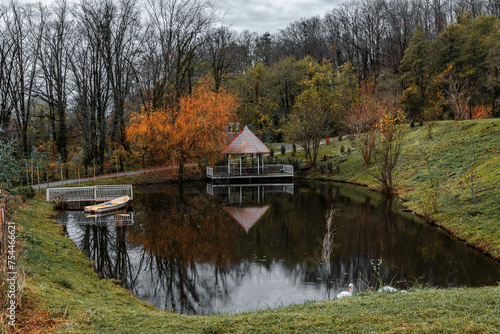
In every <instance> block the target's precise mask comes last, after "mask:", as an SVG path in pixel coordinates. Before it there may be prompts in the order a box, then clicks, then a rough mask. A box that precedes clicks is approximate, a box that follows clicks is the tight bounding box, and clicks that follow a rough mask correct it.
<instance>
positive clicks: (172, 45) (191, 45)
mask: <svg viewBox="0 0 500 334" xmlns="http://www.w3.org/2000/svg"><path fill="white" fill-rule="evenodd" d="M146 11H147V14H148V19H149V22H148V30H147V39H146V40H145V42H144V45H143V46H144V47H145V50H144V51H145V52H144V57H143V60H142V68H141V73H142V75H141V77H140V80H141V94H142V98H143V104H144V106H145V107H148V106H151V107H153V108H159V107H162V106H165V104H166V105H172V104H173V105H176V104H177V103H178V100H179V98H180V97H181V96H182V95H183V94H184V93H186V92H188V93H189V92H190V91H191V88H192V83H193V77H194V70H195V65H196V63H197V61H198V60H199V59H198V58H197V57H196V56H197V52H198V51H199V50H200V46H201V45H202V43H203V39H202V38H201V36H202V35H203V33H204V32H205V31H206V30H207V29H209V28H210V27H211V26H212V24H213V23H214V22H215V21H216V20H217V19H218V16H217V15H216V13H215V10H214V9H213V4H212V2H211V1H202V0H193V1H189V0H147V1H146Z"/></svg>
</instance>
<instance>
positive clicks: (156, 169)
mask: <svg viewBox="0 0 500 334" xmlns="http://www.w3.org/2000/svg"><path fill="white" fill-rule="evenodd" d="M193 166H197V164H196V163H188V164H185V165H184V167H193ZM177 168H179V166H178V165H173V166H161V167H153V168H145V169H139V170H134V171H128V172H121V173H114V174H106V175H99V176H96V177H95V178H94V177H86V178H83V179H80V180H78V179H76V180H64V181H56V182H50V183H41V184H35V185H34V186H33V188H35V189H46V188H50V187H60V186H64V185H67V184H73V183H78V182H86V181H92V180H99V179H110V178H116V177H120V176H128V175H137V174H146V173H151V172H160V171H163V170H169V169H177Z"/></svg>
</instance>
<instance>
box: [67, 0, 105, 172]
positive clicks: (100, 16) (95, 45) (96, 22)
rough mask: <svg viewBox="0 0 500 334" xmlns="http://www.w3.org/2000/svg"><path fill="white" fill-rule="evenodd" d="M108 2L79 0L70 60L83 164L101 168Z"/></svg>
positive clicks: (103, 138)
mask: <svg viewBox="0 0 500 334" xmlns="http://www.w3.org/2000/svg"><path fill="white" fill-rule="evenodd" d="M111 12H112V4H111V3H110V2H108V1H107V2H100V1H92V2H91V1H87V0H82V2H81V3H80V4H79V6H78V7H77V8H76V9H75V17H76V19H77V29H78V37H77V38H78V40H77V47H76V48H75V51H74V53H73V57H72V59H71V69H72V74H73V77H74V90H75V93H76V98H75V99H76V115H77V117H78V119H79V121H80V125H81V127H82V135H83V138H84V146H85V153H86V154H85V166H89V165H90V164H92V163H95V164H96V169H97V172H98V173H100V172H102V170H103V164H104V156H105V155H104V154H105V148H106V128H107V126H106V123H107V119H108V114H109V110H108V108H109V102H110V96H109V95H110V83H109V77H108V75H107V67H106V62H105V57H104V50H105V49H104V47H105V41H104V37H105V36H106V35H105V32H106V29H107V27H109V24H110V20H111V17H112V16H111Z"/></svg>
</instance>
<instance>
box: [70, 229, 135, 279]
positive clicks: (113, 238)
mask: <svg viewBox="0 0 500 334" xmlns="http://www.w3.org/2000/svg"><path fill="white" fill-rule="evenodd" d="M82 229H83V237H82V239H81V241H80V245H79V246H78V247H79V248H80V249H82V250H84V251H85V252H86V253H87V254H88V255H89V257H90V259H91V261H92V265H93V269H94V271H95V272H97V273H98V274H99V276H100V277H105V278H114V279H117V280H120V281H121V282H122V283H123V284H124V285H125V286H126V287H128V288H133V285H134V282H133V280H132V278H133V277H134V275H132V271H133V269H132V264H131V260H130V257H129V254H128V250H127V242H126V232H127V227H125V226H116V227H109V226H96V225H85V226H82Z"/></svg>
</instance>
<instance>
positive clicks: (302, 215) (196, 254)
mask: <svg viewBox="0 0 500 334" xmlns="http://www.w3.org/2000/svg"><path fill="white" fill-rule="evenodd" d="M206 189H207V188H206V186H205V185H204V184H192V185H186V186H185V187H184V189H183V194H182V196H179V192H178V188H177V187H175V186H173V187H170V186H155V187H144V188H140V189H134V196H135V199H134V202H133V208H134V211H135V212H136V216H135V222H136V223H135V225H133V226H129V227H124V226H123V227H115V226H101V227H99V226H78V225H75V224H71V218H70V217H69V218H68V216H66V217H61V218H60V222H63V221H64V220H67V221H68V223H67V234H68V235H69V236H70V237H71V238H72V239H73V240H75V242H77V245H78V246H79V247H80V248H81V249H84V250H85V251H86V252H87V253H88V254H89V257H90V258H91V260H92V261H93V263H94V269H95V270H96V271H97V272H98V273H100V274H101V275H102V276H103V277H111V278H115V279H119V280H121V281H122V282H123V284H124V285H125V286H126V287H127V288H129V289H131V291H132V292H133V293H134V294H136V295H137V296H138V297H139V298H142V299H144V300H147V301H149V302H151V303H152V304H153V305H155V306H157V307H159V308H163V309H169V310H172V311H174V312H178V313H184V314H207V313H210V312H217V311H222V312H239V311H247V310H252V309H256V308H267V307H275V306H281V305H289V304H293V303H301V302H304V301H306V300H324V299H329V298H330V296H334V295H335V294H336V293H338V292H339V291H340V290H345V289H346V288H347V285H348V284H349V283H350V282H353V283H355V284H356V285H357V286H358V287H359V288H362V287H368V286H369V287H373V288H377V287H378V285H379V284H389V283H391V282H392V285H394V286H397V287H400V288H403V287H406V284H407V282H408V281H410V282H415V281H417V282H419V283H422V284H424V285H437V286H457V285H469V286H477V285H484V284H495V282H496V281H498V280H499V279H500V273H499V271H500V269H499V265H498V263H496V262H494V261H492V260H490V259H488V258H486V257H484V256H482V255H480V254H478V253H477V252H475V251H473V250H471V249H470V248H468V247H465V246H464V245H462V244H461V243H459V242H455V241H453V240H450V239H449V238H448V236H447V235H446V234H445V233H443V232H442V231H440V230H438V229H436V228H433V227H430V226H428V225H427V224H423V223H421V222H419V221H418V220H417V219H416V218H414V217H412V216H411V215H408V214H402V213H400V211H401V208H400V207H399V206H398V205H396V204H395V203H393V202H386V201H384V200H382V199H381V198H379V197H378V196H377V195H376V194H374V193H370V192H366V191H363V190H359V189H358V188H353V187H350V186H345V185H332V184H326V183H321V182H308V183H296V185H295V188H294V190H293V191H290V188H288V190H286V189H285V190H286V191H285V192H277V191H275V190H276V189H273V188H271V187H270V186H262V187H260V188H257V187H256V188H249V187H245V189H243V188H237V187H233V188H226V189H224V188H220V189H215V188H208V190H209V194H207V193H206ZM292 189H293V188H292ZM266 191H267V192H266ZM332 204H335V208H336V209H337V215H336V216H335V219H334V221H333V228H334V230H335V238H334V242H333V244H332V248H331V250H330V254H329V261H330V262H329V263H324V262H323V264H322V249H323V241H324V236H325V233H326V232H327V228H326V225H325V214H326V212H327V210H328V209H329V208H330V207H331V206H332ZM222 207H224V209H225V210H226V211H224V210H223V209H222ZM68 215H70V214H68ZM242 221H244V222H242ZM240 225H241V226H240ZM379 259H380V260H381V266H380V268H374V266H373V263H378V261H379ZM325 264H326V265H325ZM328 267H329V268H328ZM325 268H328V269H326V271H325Z"/></svg>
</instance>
